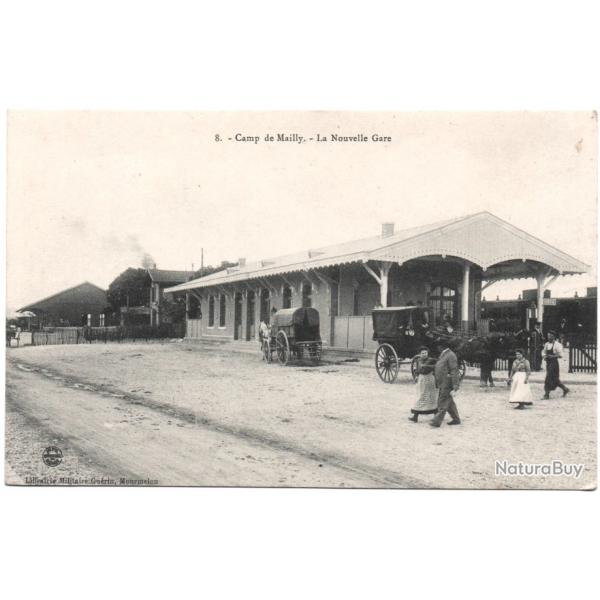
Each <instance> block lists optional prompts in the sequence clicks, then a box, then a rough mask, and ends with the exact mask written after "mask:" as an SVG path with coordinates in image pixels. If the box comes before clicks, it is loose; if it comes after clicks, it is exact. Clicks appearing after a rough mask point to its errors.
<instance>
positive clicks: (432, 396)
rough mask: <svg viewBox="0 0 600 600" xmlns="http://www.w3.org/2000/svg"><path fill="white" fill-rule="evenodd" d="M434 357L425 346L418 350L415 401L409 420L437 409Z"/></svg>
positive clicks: (432, 412) (416, 418)
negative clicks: (430, 355)
mask: <svg viewBox="0 0 600 600" xmlns="http://www.w3.org/2000/svg"><path fill="white" fill-rule="evenodd" d="M434 369H435V359H434V358H430V357H429V350H428V349H427V348H425V347H423V348H421V349H420V350H419V358H418V359H417V373H418V374H419V375H418V377H417V401H416V402H415V405H414V407H413V408H412V409H411V411H410V412H411V413H412V417H408V420H409V421H412V422H413V423H417V422H418V421H419V415H432V414H435V413H436V412H437V409H438V390H437V388H436V387H435V376H434V374H433V371H434Z"/></svg>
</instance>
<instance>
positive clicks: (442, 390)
mask: <svg viewBox="0 0 600 600" xmlns="http://www.w3.org/2000/svg"><path fill="white" fill-rule="evenodd" d="M439 349H440V350H441V352H440V357H439V358H438V361H437V362H436V364H435V385H436V387H437V388H438V390H439V396H438V411H437V414H436V415H435V417H433V419H432V420H431V421H430V423H429V424H430V425H431V426H432V427H439V426H440V425H441V424H442V421H443V420H444V417H445V416H446V412H448V413H449V414H450V416H451V417H452V420H451V421H450V422H449V423H448V425H460V416H459V414H458V409H457V408H456V403H455V402H454V398H453V397H452V393H455V392H457V391H458V388H459V386H460V377H459V374H458V358H457V357H456V354H454V352H452V350H450V348H449V347H448V343H447V342H444V341H441V342H440V343H439Z"/></svg>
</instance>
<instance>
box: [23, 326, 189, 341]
mask: <svg viewBox="0 0 600 600" xmlns="http://www.w3.org/2000/svg"><path fill="white" fill-rule="evenodd" d="M184 334H185V323H164V324H162V325H158V326H151V325H132V326H126V327H118V326H117V327H55V328H53V329H48V330H44V331H34V332H33V333H32V339H31V343H32V344H33V345H34V346H46V345H59V344H92V343H104V344H106V343H108V342H118V343H120V342H122V341H128V342H136V341H150V340H159V339H171V338H182V337H183V336H184Z"/></svg>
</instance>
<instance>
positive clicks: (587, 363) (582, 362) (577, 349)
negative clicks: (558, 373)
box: [569, 342, 598, 373]
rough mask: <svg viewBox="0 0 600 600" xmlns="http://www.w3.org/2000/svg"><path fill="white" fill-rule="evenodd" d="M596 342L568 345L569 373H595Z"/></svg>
mask: <svg viewBox="0 0 600 600" xmlns="http://www.w3.org/2000/svg"><path fill="white" fill-rule="evenodd" d="M597 347H598V344H597V342H588V343H584V344H577V345H576V344H571V345H570V346H569V373H596V351H597Z"/></svg>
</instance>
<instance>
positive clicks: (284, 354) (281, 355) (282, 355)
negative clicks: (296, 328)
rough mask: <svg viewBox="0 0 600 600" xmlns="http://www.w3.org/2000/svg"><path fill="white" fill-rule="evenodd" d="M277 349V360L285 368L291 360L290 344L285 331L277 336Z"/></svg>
mask: <svg viewBox="0 0 600 600" xmlns="http://www.w3.org/2000/svg"><path fill="white" fill-rule="evenodd" d="M275 347H276V352H277V360H278V361H279V364H280V365H281V366H282V367H284V366H285V365H287V364H288V361H289V360H290V344H289V342H288V338H287V335H285V331H280V332H279V333H278V334H277V338H276V342H275Z"/></svg>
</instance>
